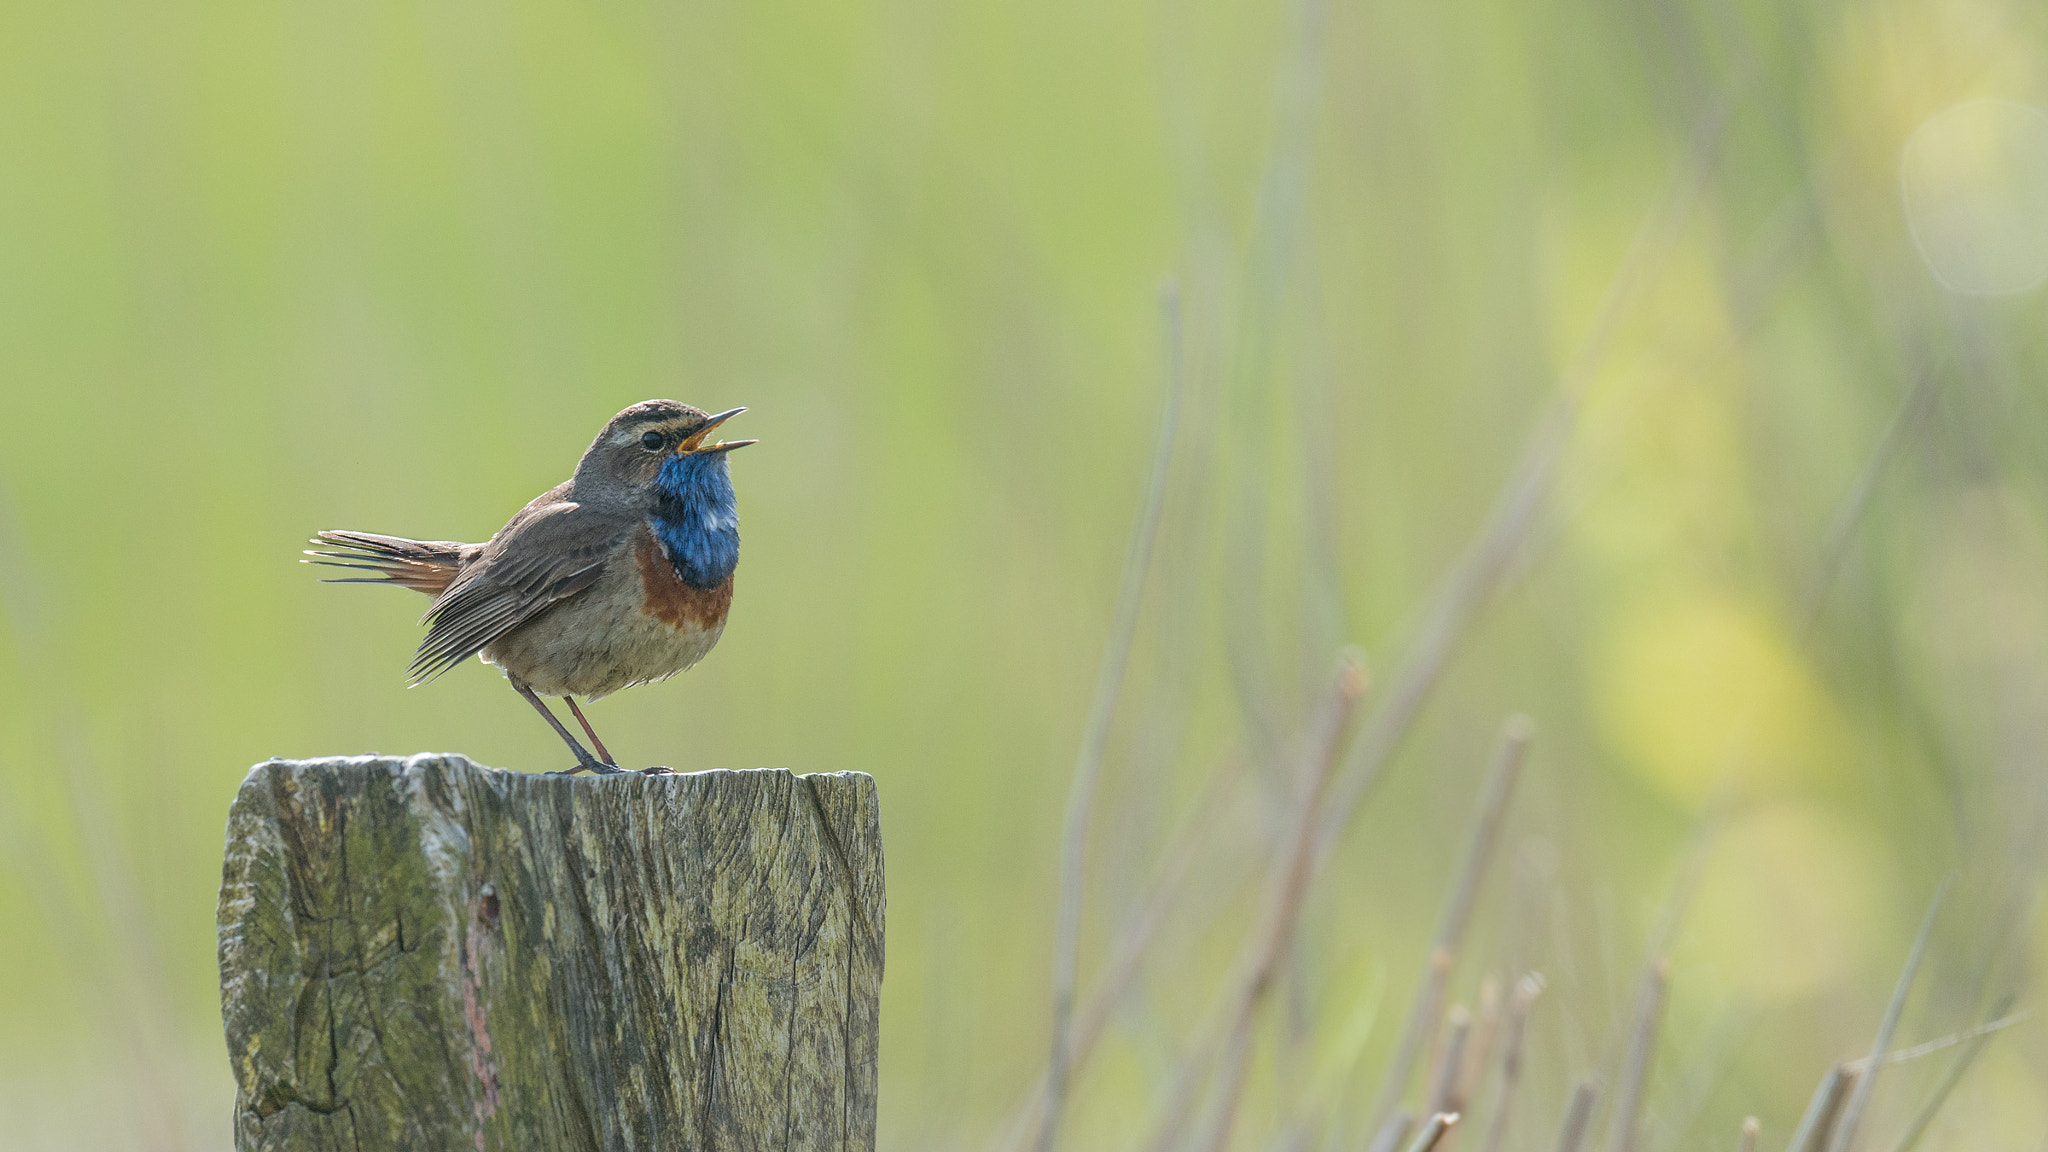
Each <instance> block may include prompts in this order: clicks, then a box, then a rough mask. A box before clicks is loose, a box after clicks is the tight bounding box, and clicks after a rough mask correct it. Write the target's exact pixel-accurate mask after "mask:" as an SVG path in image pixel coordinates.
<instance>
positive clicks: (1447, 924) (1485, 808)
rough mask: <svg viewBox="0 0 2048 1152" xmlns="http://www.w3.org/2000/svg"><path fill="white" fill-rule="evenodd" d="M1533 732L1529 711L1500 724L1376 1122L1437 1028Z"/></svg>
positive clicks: (1375, 1113) (1404, 1086)
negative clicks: (1497, 744) (1497, 740)
mask: <svg viewBox="0 0 2048 1152" xmlns="http://www.w3.org/2000/svg"><path fill="white" fill-rule="evenodd" d="M1534 735H1535V725H1534V724H1532V723H1531V722H1530V720H1529V718H1528V717H1526V716H1511V717H1509V718H1508V720H1507V723H1506V724H1505V725H1504V726H1503V728H1502V732H1501V744H1500V750H1499V751H1498V752H1497V753H1495V755H1494V760H1493V767H1492V769H1491V770H1490V771H1488V773H1487V776H1486V783H1485V784H1483V785H1481V787H1480V792H1479V806H1478V809H1477V811H1476V813H1475V815H1474V816H1473V820H1472V831H1471V834H1470V835H1469V836H1468V837H1467V838H1466V841H1465V856H1464V859H1463V860H1462V861H1461V862H1460V863H1459V865H1458V874H1457V877H1456V878H1455V879H1454V880H1453V881H1452V882H1451V888H1450V891H1449V892H1448V893H1447V894H1446V896H1445V898H1444V906H1443V910H1442V911H1441V912H1440V913H1439V914H1438V916H1437V926H1436V936H1435V937H1434V939H1433V940H1432V941H1431V942H1430V946H1429V972H1428V974H1427V975H1426V976H1425V977H1424V978H1423V982H1422V987H1421V988H1419V989H1417V990H1416V993H1415V1002H1414V1004H1413V1005H1411V1006H1410V1007H1409V1010H1408V1023H1407V1026H1406V1027H1405V1028H1403V1029H1402V1032H1401V1042H1400V1045H1399V1046H1398V1047H1397V1048H1395V1050H1394V1062H1393V1064H1392V1065H1391V1066H1389V1067H1388V1069H1387V1076H1386V1080H1385V1081H1384V1082H1382V1083H1381V1085H1380V1093H1379V1098H1378V1099H1377V1100H1376V1101H1375V1102H1374V1104H1373V1110H1372V1113H1371V1121H1370V1122H1371V1123H1373V1124H1377V1123H1378V1122H1379V1120H1380V1118H1381V1117H1384V1116H1385V1115H1387V1114H1388V1113H1389V1112H1390V1111H1392V1110H1393V1107H1394V1105H1395V1104H1396V1103H1397V1102H1398V1101H1399V1100H1400V1099H1401V1096H1402V1094H1403V1093H1404V1092H1406V1091H1407V1090H1408V1080H1409V1077H1410V1076H1412V1075H1413V1074H1414V1071H1415V1065H1416V1062H1417V1061H1419V1060H1420V1059H1421V1057H1422V1054H1423V1053H1424V1052H1426V1051H1428V1049H1429V1045H1430V1043H1431V1041H1432V1039H1433V1038H1434V1036H1435V1034H1436V1026H1437V1022H1438V1018H1439V1014H1440V1013H1441V1012H1442V1011H1443V996H1444V988H1445V986H1446V985H1447V984H1448V983H1449V981H1450V976H1451V969H1452V967H1453V966H1454V965H1455V963H1456V960H1457V955H1458V949H1459V947H1461V946H1462V945H1463V944H1464V941H1465V930H1466V928H1467V927H1469V926H1470V924H1471V922H1472V909H1473V907H1474V906H1475V905H1476V904H1477V903H1478V900H1479V887H1480V884H1481V883H1482V882H1484V880H1485V879H1486V873H1487V866H1488V864H1489V863H1491V861H1492V860H1493V851H1494V846H1495V845H1496V844H1497V843H1498V842H1499V840H1500V826H1501V821H1502V819H1503V818H1504V817H1505V816H1506V814H1507V805H1508V798H1509V797H1510V796H1512V795H1513V793H1514V788H1515V781H1516V780H1517V779H1518V778H1519V777H1520V775H1521V771H1522V763H1523V761H1524V760H1526V759H1527V758H1528V755H1529V741H1530V740H1531V739H1532V738H1533V737H1534Z"/></svg>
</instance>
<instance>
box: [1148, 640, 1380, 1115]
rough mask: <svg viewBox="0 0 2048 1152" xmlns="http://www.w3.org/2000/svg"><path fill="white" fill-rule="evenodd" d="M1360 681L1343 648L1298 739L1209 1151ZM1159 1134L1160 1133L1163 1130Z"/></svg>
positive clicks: (1279, 951)
mask: <svg viewBox="0 0 2048 1152" xmlns="http://www.w3.org/2000/svg"><path fill="white" fill-rule="evenodd" d="M1365 686H1366V676H1365V668H1364V667H1363V665H1362V664H1361V663H1360V662H1359V659H1358V657H1357V654H1356V653H1353V652H1348V651H1347V652H1346V653H1344V655H1343V656H1341V657H1339V659H1338V662H1337V670H1336V673H1335V675H1334V677H1333V678H1332V683H1331V685H1330V691H1329V693H1328V694H1327V695H1326V697H1325V700H1326V703H1325V704H1324V706H1323V707H1321V708H1318V709H1317V715H1316V718H1315V721H1314V728H1313V730H1312V731H1311V732H1310V734H1309V737H1308V739H1306V740H1305V741H1303V748H1302V754H1303V756H1304V758H1305V759H1306V760H1307V763H1305V764H1304V765H1303V766H1302V767H1303V772H1302V773H1301V775H1302V777H1303V783H1304V787H1303V788H1302V793H1301V796H1300V798H1299V800H1298V801H1297V807H1296V813H1295V820H1294V829H1293V834H1292V836H1291V838H1290V839H1289V841H1288V843H1287V845H1286V848H1285V852H1284V854H1283V855H1282V856H1281V858H1280V862H1279V866H1278V867H1277V868H1276V870H1275V872H1274V876H1273V881H1272V891H1271V893H1270V895H1269V897H1268V899H1267V902H1266V906H1267V908H1268V910H1269V911H1268V913H1267V917H1266V922H1265V925H1264V930H1263V931H1262V932H1261V933H1260V934H1259V935H1258V936H1257V937H1255V938H1254V941H1253V943H1252V951H1251V952H1250V953H1249V955H1250V957H1251V959H1250V961H1249V962H1248V963H1247V964H1246V966H1245V970H1244V976H1243V978H1242V981H1241V983H1240V985H1239V988H1238V991H1237V993H1236V995H1235V997H1234V998H1233V1001H1232V1008H1231V1010H1230V1012H1229V1013H1228V1015H1227V1017H1226V1018H1227V1019H1228V1020H1229V1021H1230V1033H1229V1035H1230V1043H1229V1048H1228V1049H1226V1054H1227V1055H1229V1056H1231V1057H1233V1060H1232V1062H1231V1064H1230V1065H1229V1066H1228V1067H1227V1068H1226V1075H1225V1076H1224V1077H1223V1078H1222V1080H1221V1081H1220V1082H1219V1091H1218V1097H1217V1106H1216V1109H1215V1112H1216V1118H1215V1120H1214V1121H1213V1123H1212V1124H1211V1126H1210V1135H1209V1139H1207V1140H1206V1141H1204V1142H1203V1144H1202V1146H1203V1147H1204V1148H1206V1149H1209V1152H1221V1150H1222V1149H1223V1148H1224V1147H1226V1146H1227V1145H1228V1144H1229V1143H1230V1131H1231V1128H1232V1127H1233V1126H1234V1125H1235V1123H1236V1120H1237V1106H1238V1102H1239V1100H1240V1099H1241V1097H1242V1095H1243V1092H1244V1079H1245V1066H1244V1065H1245V1062H1246V1061H1248V1060H1249V1058H1250V1057H1249V1052H1250V1048H1251V1030H1252V1023H1253V1019H1254V1017H1255V1016H1256V1015H1257V1013H1258V1010H1259V1006H1260V1004H1262V1003H1263V1002H1264V1001H1265V999H1266V995H1267V993H1268V992H1270V991H1271V989H1272V987H1273V983H1274V979H1275V977H1276V976H1277V975H1278V974H1279V970H1280V964H1281V961H1282V960H1284V959H1285V958H1286V956H1287V953H1288V950H1289V949H1290V948H1292V947H1293V944H1294V932H1295V927H1296V925H1297V924H1298V923H1299V922H1300V918H1301V905H1302V899H1303V897H1304V896H1305V895H1307V892H1308V882H1309V877H1310V875H1311V870H1312V868H1313V866H1314V863H1315V831H1316V814H1317V813H1318V812H1319V811H1320V810H1321V807H1322V801H1323V797H1324V796H1325V795H1326V794H1327V793H1328V791H1329V787H1330V780H1331V779H1332V777H1334V776H1335V774H1336V769H1337V760H1338V753H1340V752H1341V751H1342V750H1343V737H1344V731H1345V729H1347V728H1348V727H1350V721H1351V717H1352V715H1353V714H1354V713H1355V712H1356V710H1357V706H1358V701H1359V699H1360V698H1361V697H1362V696H1364V694H1365ZM1174 1127H1177V1124H1176V1123H1175V1118H1173V1117H1169V1118H1168V1130H1169V1131H1170V1130H1171V1129H1172V1128H1174ZM1164 1135H1166V1133H1164V1132H1163V1133H1162V1136H1164ZM1155 1146H1156V1147H1159V1148H1162V1149H1163V1148H1167V1147H1171V1146H1172V1143H1171V1142H1165V1143H1161V1144H1158V1145H1155Z"/></svg>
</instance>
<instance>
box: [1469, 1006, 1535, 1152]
mask: <svg viewBox="0 0 2048 1152" xmlns="http://www.w3.org/2000/svg"><path fill="white" fill-rule="evenodd" d="M1542 993H1543V978H1542V977H1541V976H1538V975H1536V974H1535V973H1534V972H1529V973H1525V974H1524V975H1523V976H1522V978H1521V979H1520V980H1517V981H1515V994H1514V997H1513V998H1512V999H1510V1000H1509V1001H1508V1012H1507V1029H1506V1034H1505V1035H1504V1036H1503V1037H1502V1039H1501V1056H1500V1094H1499V1098H1498V1099H1496V1100H1495V1101H1494V1105H1493V1117H1492V1119H1491V1120H1489V1121H1488V1122H1487V1125H1486V1142H1485V1143H1484V1144H1482V1145H1481V1146H1480V1152H1500V1146H1501V1142H1502V1141H1503V1140H1505V1139H1506V1138H1507V1131H1508V1113H1509V1110H1510V1109H1511V1108H1512V1107H1513V1106H1514V1102H1515V1089H1516V1088H1517V1087H1518V1086H1520V1084H1521V1082H1522V1046H1523V1044H1524V1042H1525V1041H1526V1039H1527V1037H1528V1032H1529V1012H1530V1010H1531V1009H1533V1008H1534V1007H1535V1006H1536V997H1538V996H1540V995H1542Z"/></svg>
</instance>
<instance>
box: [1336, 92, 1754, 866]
mask: <svg viewBox="0 0 2048 1152" xmlns="http://www.w3.org/2000/svg"><path fill="white" fill-rule="evenodd" d="M1736 92H1737V86H1734V85H1731V86H1730V87H1729V88H1727V89H1726V90H1724V91H1723V92H1722V93H1721V95H1720V97H1719V98H1718V99H1716V100H1713V101H1711V102H1709V104H1708V106H1707V107H1706V108H1705V109H1704V110H1703V111H1702V112H1701V114H1700V117H1699V119H1698V120H1697V121H1696V122H1695V123H1694V125H1693V132H1692V138H1691V140H1690V141H1689V142H1688V147H1687V149H1686V152H1685V156H1684V158H1683V160H1682V162H1681V163H1680V164H1679V166H1678V168H1677V169H1676V170H1675V171H1674V172H1673V173H1672V177H1671V180H1670V182H1669V183H1668V184H1667V185H1666V187H1665V190H1664V194H1663V195H1662V196H1661V197H1660V199H1659V200H1658V202H1657V204H1656V205H1655V206H1654V207H1653V208H1652V209H1651V211H1650V212H1649V214H1648V215H1647V216H1646V217H1645V218H1644V220H1643V223H1642V226H1641V227H1640V228H1639V229H1638V230H1637V232H1636V235H1635V238H1634V240H1633V241H1632V242H1631V243H1630V245H1629V250H1628V253H1627V255H1625V256H1624V257H1623V258H1622V262H1621V266H1620V268H1618V269H1617V270H1616V271H1615V274H1614V278H1613V279H1612V280H1611V281H1609V283H1608V286H1607V293H1606V295H1605V296H1604V297H1603V298H1602V300H1601V304H1600V311H1599V314H1598V316H1597V317H1596V319H1595V320H1594V323H1593V327H1592V328H1591V329H1590V331H1589V332H1588V334H1587V336H1586V339H1585V341H1584V342H1583V343H1582V344H1581V345H1580V346H1579V350H1578V352H1577V353H1576V354H1575V355H1574V356H1573V358H1572V361H1571V363H1570V364H1569V365H1568V366H1567V367H1566V369H1565V371H1564V374H1563V376H1562V377H1561V379H1560V380H1559V383H1558V390H1557V395H1556V397H1555V399H1554V400H1553V401H1552V403H1551V406H1550V409H1549V410H1548V411H1547V412H1546V413H1545V415H1544V416H1543V417H1542V419H1541V420H1540V421H1539V422H1538V423H1537V425H1536V427H1535V429H1534V430H1533V431H1531V432H1530V434H1529V439H1528V441H1527V442H1526V443H1525V444H1524V445H1523V448H1522V454H1521V457H1520V458H1519V459H1518V460H1517V462H1516V464H1515V467H1514V470H1513V471H1512V472H1510V473H1509V475H1508V477H1507V479H1506V481H1505V482H1504V483H1503V484H1502V486H1501V489H1500V492H1499V493H1498V494H1497V495H1496V497H1495V499H1494V504H1493V507H1492V509H1491V510H1490V511H1489V512H1488V513H1487V517H1486V520H1485V522H1484V523H1483V524H1482V525H1481V527H1480V528H1479V530H1478V532H1477V533H1476V534H1475V535H1474V536H1473V538H1472V540H1471V542H1470V543H1469V544H1468V545H1467V546H1466V548H1465V551H1464V552H1463V553H1462V554H1461V555H1460V556H1459V558H1458V561H1457V563H1456V564H1455V565H1453V566H1452V568H1451V570H1450V571H1449V572H1448V573H1446V574H1445V576H1444V578H1443V580H1442V582H1441V583H1439V584H1438V586H1437V591H1436V594H1435V596H1434V598H1433V599H1432V601H1431V603H1430V606H1429V608H1428V611H1427V615H1426V616H1425V617H1424V619H1423V622H1422V624H1421V627H1420V629H1419V630H1418V632H1417V634H1416V638H1415V641H1414V643H1413V644H1412V645H1411V646H1410V647H1409V652H1408V656H1407V659H1406V660H1405V661H1404V662H1403V663H1402V665H1401V667H1400V668H1399V670H1398V671H1396V672H1395V674H1394V677H1393V679H1392V680H1391V681H1390V682H1389V683H1388V686H1387V691H1386V695H1385V697H1384V699H1383V700H1382V702H1381V704H1380V706H1379V707H1378V708H1376V709H1374V711H1373V713H1372V714H1371V715H1370V716H1368V717H1367V718H1366V721H1365V727H1364V729H1363V730H1362V731H1361V732H1360V733H1359V735H1358V739H1357V741H1356V742H1355V743H1353V745H1352V748H1351V754H1350V755H1349V756H1348V757H1347V758H1346V760H1345V764H1344V769H1343V772H1342V773H1341V774H1340V776H1339V778H1338V781H1337V784H1336V787H1335V789H1334V791H1333V792H1332V793H1331V804H1330V810H1329V813H1328V815H1327V816H1326V817H1325V819H1324V821H1323V826H1322V829H1321V832H1320V834H1319V837H1318V841H1319V849H1320V851H1323V852H1328V851H1329V849H1330V848H1331V846H1332V845H1334V844H1335V842H1336V840H1337V837H1338V836H1339V835H1340V834H1341V833H1342V832H1343V830H1344V829H1345V827H1347V826H1348V825H1349V824H1350V822H1351V818H1352V815H1353V814H1354V813H1355V812H1356V811H1357V809H1358V806H1359V804H1361V803H1362V802H1363V801H1364V800H1365V796H1366V794H1367V793H1368V792H1370V791H1371V790H1372V787H1373V785H1374V784H1375V783H1377V782H1378V780H1379V776H1380V771H1381V769H1382V768H1383V767H1385V765H1386V763H1387V761H1388V759H1389V758H1390V757H1391V756H1392V755H1393V753H1394V750H1395V749H1396V748H1398V747H1399V746H1400V744H1401V742H1402V740H1403V739H1405V738H1406V736H1407V734H1408V730H1409V728H1410V727H1412V726H1413V724H1414V722H1415V718H1416V716H1417V715H1419V714H1420V713H1421V711H1422V706H1423V704H1424V703H1425V702H1426V701H1427V700H1428V699H1429V696H1430V693H1431V692H1432V691H1433V690H1434V689H1435V688H1436V684H1437V681H1438V680H1439V679H1440V678H1441V677H1442V675H1443V671H1444V668H1445V667H1446V666H1447V665H1448V664H1449V662H1450V658H1451V654H1452V652H1453V651H1455V650H1456V648H1457V644H1458V641H1459V640H1460V639H1461V638H1462V637H1463V636H1464V633H1465V631H1466V629H1467V628H1468V627H1469V626H1470V624H1471V622H1472V619H1473V618H1474V617H1475V616H1477V615H1478V613H1479V610H1480V608H1481V607H1482V606H1484V605H1485V604H1486V602H1487V601H1488V600H1489V599H1490V598H1491V597H1492V595H1493V593H1494V591H1495V590H1496V588H1498V587H1499V585H1500V583H1501V581H1502V579H1503V577H1505V576H1506V575H1507V573H1508V571H1509V569H1510V567H1511V562H1512V561H1513V560H1514V558H1515V555H1516V554H1517V553H1518V552H1519V551H1520V550H1521V547H1522V544H1523V542H1524V541H1525V540H1526V539H1527V537H1528V534H1529V530H1530V528H1531V527H1532V526H1533V525H1534V524H1535V522H1536V519H1537V512H1538V511H1539V510H1540V509H1541V508H1542V507H1543V505H1544V503H1545V502H1546V501H1547V500H1548V498H1549V496H1550V491H1551V487H1552V483H1553V481H1554V480H1555V479H1556V475H1557V466H1558V463H1559V461H1560V460H1562V459H1563V456H1564V449H1565V445H1566V444H1567V443H1568V442H1569V440H1570V439H1571V433H1572V430H1573V428H1574V427H1576V426H1577V424H1578V416H1579V408H1580V405H1581V403H1582V402H1583V400H1584V394H1585V391H1586V389H1587V387H1588V386H1589V385H1590V384H1591V382H1592V380H1593V378H1594V377H1595V376H1596V375H1598V373H1599V371H1600V369H1601V368H1602V367H1603V366H1604V365H1605V364H1606V362H1607V356H1608V353H1609V352H1610V351H1612V349H1613V345H1614V337H1615V334H1616V332H1617V331H1618V330H1619V328H1620V323H1621V318H1622V317H1623V316H1624V315H1626V314H1627V311H1628V308H1629V306H1630V305H1631V304H1633V303H1634V302H1635V301H1636V299H1637V298H1638V297H1639V296H1640V295H1641V294H1642V292H1643V290H1644V289H1645V288H1646V287H1647V285H1648V284H1649V283H1650V281H1651V280H1652V279H1654V277H1655V275H1656V273H1657V271H1658V269H1660V268H1661V267H1662V265H1663V263H1664V261H1665V260H1666V258H1667V257H1669V255H1670V253H1671V250H1672V249H1673V247H1675V246H1676V244H1677V242H1678V238H1679V236H1680V234H1681V232H1682V230H1683V229H1684V226H1685V222H1686V220H1687V218H1688V217H1689V216H1690V215H1691V212H1692V206H1693V204H1694V202H1695V201H1696V200H1697V199H1698V198H1699V195H1700V193H1701V192H1702V191H1703V190H1704V189H1705V188H1706V183H1707V179H1708V177H1709V176H1710V175H1711V174H1712V172H1713V166H1714V159H1715V156H1716V154H1717V153H1718V152H1719V148H1720V143H1721V139H1722V137H1723V136H1724V134H1725V132H1726V129H1727V124H1728V119H1729V115H1730V113H1731V112H1732V111H1733V108H1734V103H1735V96H1736Z"/></svg>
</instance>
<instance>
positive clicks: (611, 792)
mask: <svg viewBox="0 0 2048 1152" xmlns="http://www.w3.org/2000/svg"><path fill="white" fill-rule="evenodd" d="M883 912H884V893H883V884H882V841H881V823H880V810H879V806H878V802H877V798H876V793H875V784H874V780H873V779H872V778H871V777H868V776H866V775H863V774H860V773H831V774H823V775H813V776H795V775H792V774H790V773H789V772H786V771H782V770H779V769H775V770H770V769H761V770H757V771H748V772H730V771H715V772H699V773H693V774H689V775H680V776H658V777H646V776H638V775H634V776H624V777H618V776H615V777H608V778H604V779H569V778H563V777H542V776H530V775H525V774H521V773H516V772H504V771H500V770H497V769H492V768H484V767H480V766H478V765H476V764H474V763H471V762H470V761H469V760H467V759H465V758H463V757H461V756H440V755H422V756H413V757H409V758H404V759H399V758H391V757H374V756H371V757H352V758H338V759H328V760H306V761H287V760H272V761H270V762H268V763H265V764H259V765H257V766H256V767H255V769H253V770H252V771H251V772H250V773H249V776H248V779H246V780H245V781H243V783H242V788H241V792H240V794H239V795H238V796H237V797H236V798H235V802H234V805H233V807H232V808H231V809H230V811H229V814H228V829H227V856H226V863H225V865H224V868H223V871H222V878H221V893H220V912H219V932H220V937H219V939H220V972H221V1014H222V1019H223V1022H224V1024H225V1026H226V1031H227V1042H228V1055H229V1058H230V1060H231V1061H232V1063H233V1066H234V1075H235V1086H236V1088H235V1146H236V1148H238V1149H244V1150H253V1149H277V1150H290V1152H312V1150H320V1152H328V1150H333V1152H367V1150H372V1149H375V1150H382V1149H420V1150H433V1152H442V1150H466V1149H472V1148H473V1149H476V1150H477V1152H495V1150H498V1149H528V1148H549V1149H565V1150H575V1152H626V1150H633V1152H640V1150H644V1149H664V1150H666V1149H677V1150H682V1149H689V1150H692V1152H695V1150H699V1149H718V1150H724V1149H735V1150H754V1149H835V1150H848V1152H851V1150H862V1152H871V1150H872V1149H873V1148H874V1141H875V1071H876V1053H877V1043H878V1037H879V1032H880V1015H879V1011H878V1009H879V996H880V991H881V981H882V954H883V948H882V930H883Z"/></svg>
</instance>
